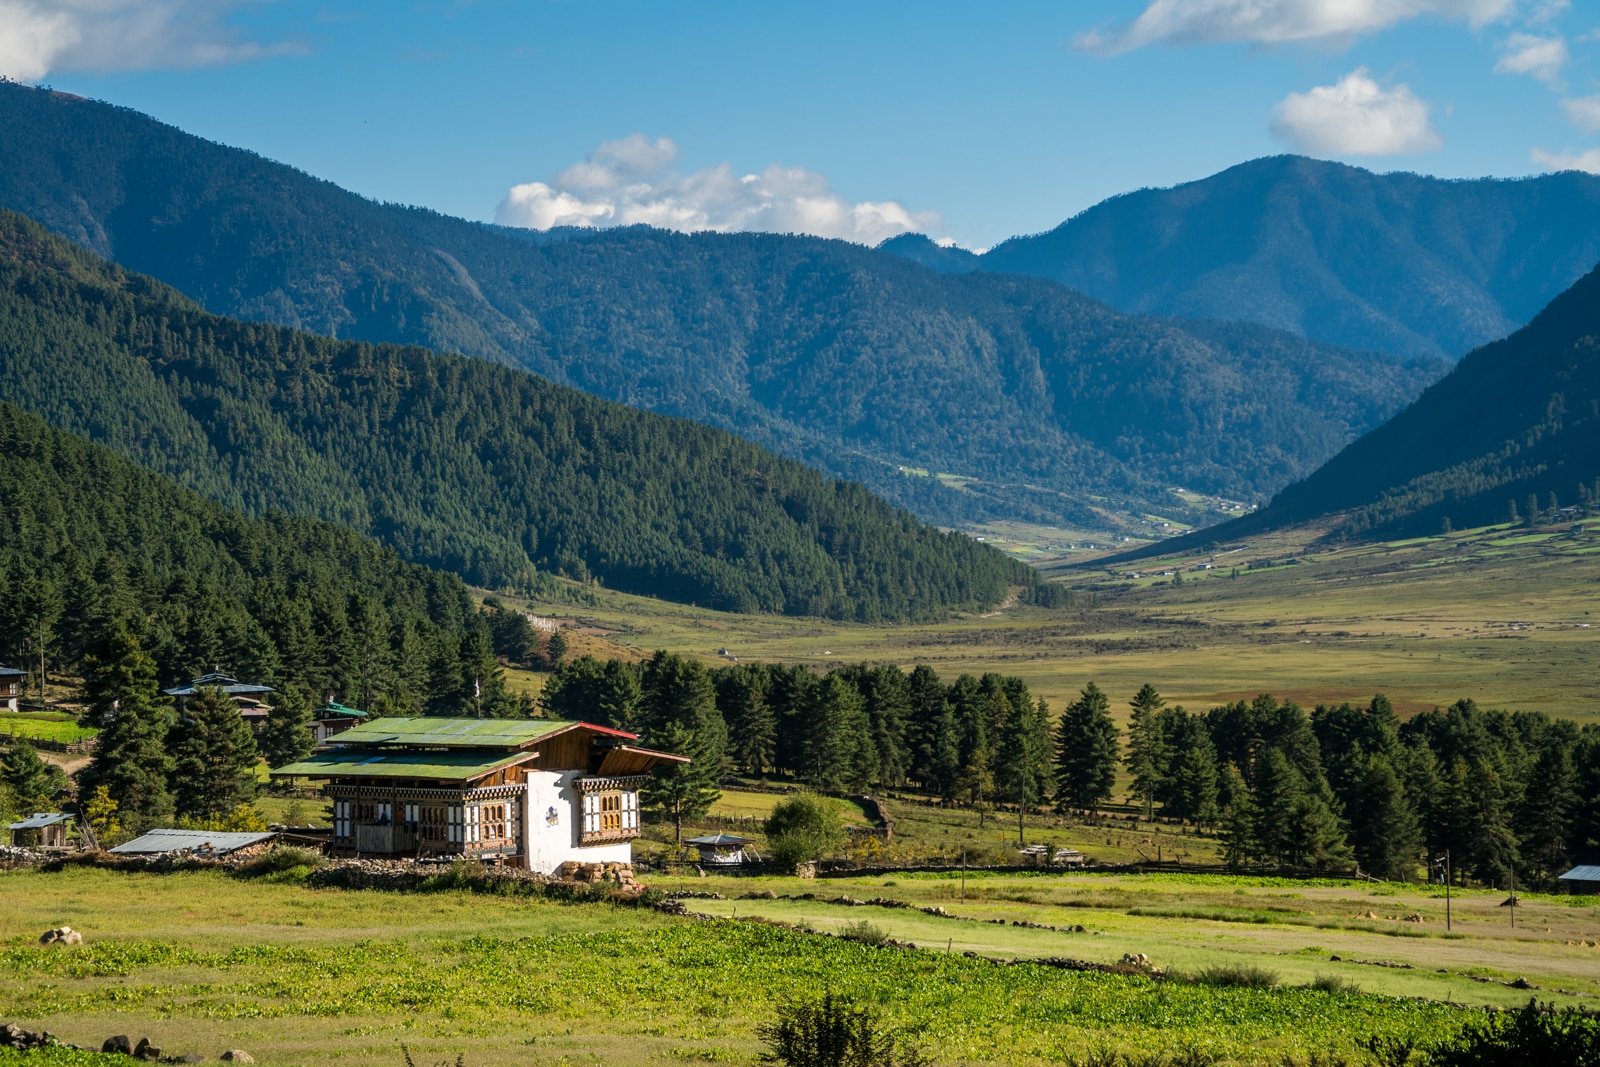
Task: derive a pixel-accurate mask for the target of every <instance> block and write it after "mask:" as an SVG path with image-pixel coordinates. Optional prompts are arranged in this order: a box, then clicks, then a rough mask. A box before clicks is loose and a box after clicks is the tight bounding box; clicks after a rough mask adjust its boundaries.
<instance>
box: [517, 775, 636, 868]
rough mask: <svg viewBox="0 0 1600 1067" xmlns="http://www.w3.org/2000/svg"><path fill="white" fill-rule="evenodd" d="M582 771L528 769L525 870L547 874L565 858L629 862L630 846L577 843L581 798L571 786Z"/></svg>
mask: <svg viewBox="0 0 1600 1067" xmlns="http://www.w3.org/2000/svg"><path fill="white" fill-rule="evenodd" d="M582 774H583V772H582V771H529V772H528V810H527V817H526V818H524V819H523V821H522V825H523V827H524V828H525V830H524V832H525V833H526V834H527V841H526V849H525V854H526V855H527V857H528V869H529V870H534V871H540V872H542V873H544V874H551V873H553V872H554V871H555V869H556V868H557V867H559V866H561V865H562V864H563V863H565V862H566V861H567V860H576V861H578V862H579V863H632V862H633V846H632V845H630V844H629V843H628V842H626V841H623V842H620V843H618V844H613V845H589V846H588V847H580V846H579V845H578V834H579V832H580V830H581V826H580V823H581V821H582V816H581V815H580V812H581V811H582V807H581V804H582V801H581V798H580V794H579V793H578V791H577V790H576V789H574V788H573V787H572V783H573V781H574V779H577V778H579V777H581V776H582Z"/></svg>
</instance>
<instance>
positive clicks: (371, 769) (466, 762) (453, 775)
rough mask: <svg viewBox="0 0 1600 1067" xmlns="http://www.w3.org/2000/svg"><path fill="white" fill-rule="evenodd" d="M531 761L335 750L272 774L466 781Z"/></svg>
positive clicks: (497, 755)
mask: <svg viewBox="0 0 1600 1067" xmlns="http://www.w3.org/2000/svg"><path fill="white" fill-rule="evenodd" d="M356 729H360V727H356ZM347 732H353V731H347ZM340 736H343V735H342V734H341V735H340ZM527 758H529V754H528V753H523V752H494V753H488V752H373V751H372V750H370V749H338V748H335V749H329V750H328V751H325V752H313V753H312V754H311V755H309V756H307V757H306V758H305V759H303V760H301V761H300V762H298V763H291V764H289V765H288V766H287V767H279V768H278V769H277V770H275V771H273V772H272V774H273V776H274V777H278V776H282V777H285V778H347V777H365V778H435V779H442V780H444V781H451V782H464V781H469V780H471V779H473V778H478V777H481V776H483V775H485V774H488V773H489V772H490V771H493V770H497V769H499V768H501V767H507V766H510V765H511V764H513V763H520V762H522V761H523V760H525V759H527Z"/></svg>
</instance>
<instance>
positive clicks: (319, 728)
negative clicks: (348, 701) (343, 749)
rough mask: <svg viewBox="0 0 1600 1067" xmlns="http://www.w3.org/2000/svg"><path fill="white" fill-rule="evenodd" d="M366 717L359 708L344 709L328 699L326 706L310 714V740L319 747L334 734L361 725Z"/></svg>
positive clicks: (339, 704) (330, 698)
mask: <svg viewBox="0 0 1600 1067" xmlns="http://www.w3.org/2000/svg"><path fill="white" fill-rule="evenodd" d="M367 717H368V716H367V713H366V712H364V711H362V710H361V709H360V708H349V707H345V706H344V705H343V704H341V703H339V702H338V701H337V700H334V699H333V698H332V697H329V698H328V702H327V703H326V704H324V705H322V706H321V707H320V708H318V709H317V710H316V711H315V712H313V713H312V716H311V739H312V740H313V741H315V742H316V743H317V744H319V745H320V744H322V743H323V742H324V741H326V740H327V739H328V738H330V737H332V736H333V735H334V734H342V733H344V732H345V731H346V730H348V729H350V728H351V727H352V726H359V725H361V723H362V722H363V721H364V720H365V719H366V718H367Z"/></svg>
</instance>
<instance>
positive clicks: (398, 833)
mask: <svg viewBox="0 0 1600 1067" xmlns="http://www.w3.org/2000/svg"><path fill="white" fill-rule="evenodd" d="M637 739H638V738H637V735H635V734H630V733H626V732H624V731H622V730H613V729H610V728H608V727H604V726H595V725H592V724H590V723H584V722H561V721H555V720H540V719H457V718H439V717H418V718H400V717H393V718H384V719H375V720H373V721H371V722H365V723H362V724H361V725H359V726H356V727H353V728H352V729H349V730H345V731H343V732H342V733H339V734H337V735H335V736H333V737H331V738H329V739H328V741H327V743H326V744H325V745H324V746H323V747H322V748H320V749H319V750H318V751H316V752H313V753H312V754H311V755H310V756H308V757H307V758H306V759H303V760H301V761H299V762H297V763H292V764H289V765H288V766H286V767H280V768H278V769H277V770H275V771H273V772H272V776H273V777H274V778H279V779H284V778H299V779H308V780H311V781H321V782H322V783H323V792H324V794H326V795H327V796H328V798H329V799H331V800H332V801H333V850H334V852H335V853H336V854H344V855H362V856H414V857H417V858H428V857H433V858H448V857H462V858H466V859H478V860H483V861H488V862H494V863H504V864H508V865H511V866H517V867H526V868H528V869H531V870H535V871H540V872H543V873H546V874H553V873H556V872H557V871H558V870H559V869H560V868H561V866H562V865H563V864H566V863H628V862H630V861H631V859H632V847H631V845H630V842H631V841H632V840H633V839H634V838H636V837H638V836H639V787H640V786H641V785H643V784H644V782H645V780H646V779H647V778H648V776H649V774H650V772H651V771H652V770H654V769H655V768H656V767H658V766H661V765H662V764H665V763H674V762H676V763H687V762H688V759H687V757H684V756H678V755H674V754H672V753H668V752H656V751H654V750H651V749H647V748H641V747H639V746H638V745H635V744H633V743H632V742H634V741H636V740H637Z"/></svg>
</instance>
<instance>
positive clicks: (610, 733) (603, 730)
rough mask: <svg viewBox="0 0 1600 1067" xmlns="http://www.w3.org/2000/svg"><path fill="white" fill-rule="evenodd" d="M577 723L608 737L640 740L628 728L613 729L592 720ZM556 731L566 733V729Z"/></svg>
mask: <svg viewBox="0 0 1600 1067" xmlns="http://www.w3.org/2000/svg"><path fill="white" fill-rule="evenodd" d="M576 725H578V726H581V727H583V728H584V729H585V730H593V731H594V732H595V733H597V734H605V735H606V736H607V737H626V738H627V739H628V740H629V741H637V740H639V735H638V734H630V733H629V732H628V731H626V730H613V729H612V728H611V727H609V726H596V725H595V724H594V723H592V722H580V723H577V724H576ZM556 732H557V733H566V731H565V730H558V731H556ZM545 736H547V737H548V736H551V735H549V734H547V735H545Z"/></svg>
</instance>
